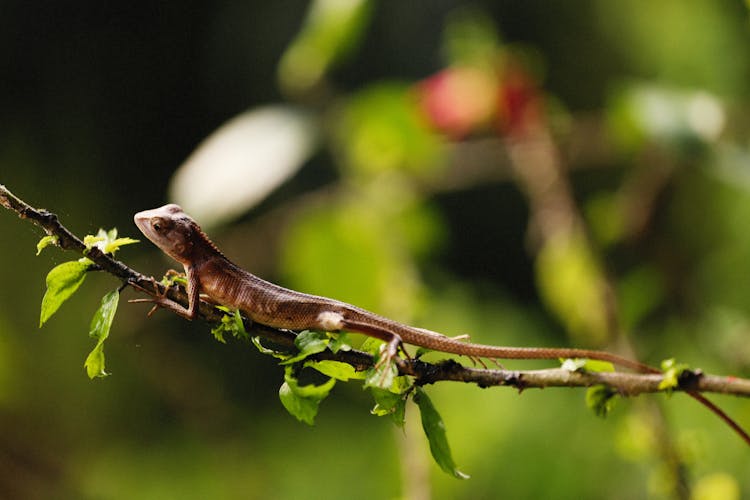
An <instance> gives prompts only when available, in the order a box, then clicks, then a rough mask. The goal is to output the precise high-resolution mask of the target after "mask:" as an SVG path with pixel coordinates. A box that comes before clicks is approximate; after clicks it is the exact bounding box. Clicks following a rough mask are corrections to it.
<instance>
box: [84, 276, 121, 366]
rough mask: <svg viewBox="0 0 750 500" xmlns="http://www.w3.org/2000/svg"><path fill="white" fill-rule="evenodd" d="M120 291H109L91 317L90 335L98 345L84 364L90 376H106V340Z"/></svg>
mask: <svg viewBox="0 0 750 500" xmlns="http://www.w3.org/2000/svg"><path fill="white" fill-rule="evenodd" d="M119 301H120V293H119V292H118V291H117V290H113V291H111V292H109V293H108V294H107V295H105V296H104V297H103V298H102V304H101V306H99V309H98V310H97V311H96V313H95V314H94V317H93V318H92V319H91V328H90V329H89V337H91V338H92V339H95V340H96V346H94V349H93V350H92V351H91V353H90V354H89V355H88V357H87V358H86V362H85V363H84V364H83V366H84V367H85V368H86V373H87V374H88V376H89V378H91V379H94V378H96V377H106V376H107V375H109V374H108V373H107V372H106V371H104V341H105V340H106V339H107V337H109V330H110V328H111V327H112V321H113V320H114V318H115V313H116V312H117V305H118V303H119Z"/></svg>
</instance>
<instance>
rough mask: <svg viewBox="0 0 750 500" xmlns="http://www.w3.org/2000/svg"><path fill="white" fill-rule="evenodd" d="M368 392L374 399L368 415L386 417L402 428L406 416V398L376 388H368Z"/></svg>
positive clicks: (402, 395)
mask: <svg viewBox="0 0 750 500" xmlns="http://www.w3.org/2000/svg"><path fill="white" fill-rule="evenodd" d="M370 392H371V393H372V397H373V398H375V406H374V407H373V409H372V410H370V413H372V414H373V415H377V416H379V417H383V416H386V415H388V416H390V417H391V420H393V423H394V424H396V425H397V426H399V427H403V426H404V422H405V420H404V416H405V414H406V396H405V395H404V394H397V393H394V392H391V391H387V390H385V389H378V388H377V387H372V388H370Z"/></svg>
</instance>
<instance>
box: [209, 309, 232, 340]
mask: <svg viewBox="0 0 750 500" xmlns="http://www.w3.org/2000/svg"><path fill="white" fill-rule="evenodd" d="M228 317H229V316H222V317H221V323H219V324H218V325H216V326H215V327H213V328H211V335H213V336H214V338H215V339H216V340H217V341H219V342H221V343H222V344H226V343H227V341H226V340H225V339H224V334H225V333H226V331H227V322H226V321H224V320H225V319H226V318H228Z"/></svg>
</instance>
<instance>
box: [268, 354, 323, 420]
mask: <svg viewBox="0 0 750 500" xmlns="http://www.w3.org/2000/svg"><path fill="white" fill-rule="evenodd" d="M334 385H336V379H335V378H330V379H328V381H327V382H325V383H323V384H321V385H314V384H310V385H305V386H300V385H299V381H298V380H297V378H296V377H295V376H294V368H293V367H291V366H287V367H286V369H285V371H284V383H283V384H282V385H281V387H280V388H279V399H280V400H281V404H283V405H284V408H286V410H287V411H288V412H289V413H290V414H291V415H292V416H293V417H295V418H296V419H297V420H299V421H300V422H304V423H306V424H308V425H312V424H313V423H315V416H316V415H317V414H318V407H319V406H320V402H321V401H322V400H324V399H325V398H326V397H327V396H328V394H329V393H330V392H331V389H333V386H334Z"/></svg>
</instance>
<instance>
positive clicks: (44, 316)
mask: <svg viewBox="0 0 750 500" xmlns="http://www.w3.org/2000/svg"><path fill="white" fill-rule="evenodd" d="M91 265H92V262H91V261H90V260H88V259H81V260H73V261H70V262H63V263H62V264H59V265H57V266H55V267H54V268H52V270H51V271H50V272H49V274H47V280H46V281H47V291H46V292H45V293H44V297H43V298H42V311H41V314H40V316H39V327H40V328H41V327H42V325H44V323H46V322H47V320H48V319H49V318H50V317H52V315H53V314H55V312H57V310H58V309H59V308H60V306H61V305H62V304H63V302H65V301H66V300H68V299H69V298H70V296H71V295H73V294H74V293H75V291H76V290H78V287H79V286H81V283H83V280H84V279H85V278H86V271H88V270H89V268H90V267H91Z"/></svg>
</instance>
